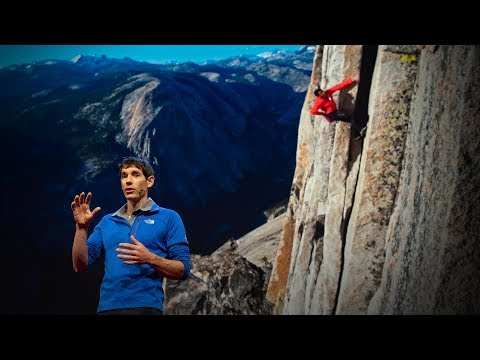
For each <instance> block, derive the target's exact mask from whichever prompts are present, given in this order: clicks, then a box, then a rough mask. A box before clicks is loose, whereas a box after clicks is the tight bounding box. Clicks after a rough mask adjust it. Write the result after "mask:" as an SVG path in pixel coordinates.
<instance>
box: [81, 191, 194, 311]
mask: <svg viewBox="0 0 480 360" xmlns="http://www.w3.org/2000/svg"><path fill="white" fill-rule="evenodd" d="M150 205H151V206H150ZM123 215H124V212H123V213H122V211H121V209H120V210H119V211H117V212H115V213H113V214H108V215H105V216H104V217H103V218H102V220H100V222H99V223H98V225H97V226H95V229H94V230H93V233H92V234H91V235H90V236H89V238H88V240H87V247H88V266H89V267H90V266H91V265H92V264H94V263H95V262H96V261H98V260H99V259H100V258H101V257H102V256H104V257H105V263H104V267H105V274H104V276H103V281H102V285H101V287H100V301H99V304H98V309H97V311H98V312H100V311H104V310H114V309H126V308H134V307H153V308H156V309H159V310H162V311H163V301H164V289H163V276H160V275H159V274H158V273H157V272H156V271H155V270H154V269H153V268H152V267H150V266H149V265H147V264H142V265H127V264H124V263H123V262H122V259H120V258H118V257H117V255H118V252H117V251H116V249H117V248H118V247H119V244H120V243H122V242H124V243H127V242H131V239H130V235H134V236H135V238H136V239H137V240H138V241H140V242H141V243H142V244H143V245H144V246H145V247H146V248H147V249H148V250H149V251H151V252H152V253H154V254H156V255H158V256H161V257H164V258H166V259H170V260H179V261H181V262H182V263H183V266H184V273H183V278H182V279H183V280H185V279H186V278H187V277H188V275H189V274H190V248H189V245H188V241H187V237H186V233H185V227H184V225H183V222H182V219H181V218H180V215H178V213H176V212H175V211H173V210H170V209H166V208H162V207H160V206H158V205H157V204H155V203H154V202H153V200H151V199H149V201H148V203H147V204H145V205H144V206H143V207H142V208H141V209H140V211H139V212H136V216H135V218H134V220H133V222H132V223H130V222H129V221H128V220H127V219H125V218H124V217H123Z"/></svg>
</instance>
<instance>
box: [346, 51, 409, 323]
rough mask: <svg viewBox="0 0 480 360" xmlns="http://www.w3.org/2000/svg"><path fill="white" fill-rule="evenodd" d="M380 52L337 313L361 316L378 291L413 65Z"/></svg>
mask: <svg viewBox="0 0 480 360" xmlns="http://www.w3.org/2000/svg"><path fill="white" fill-rule="evenodd" d="M386 49H388V47H382V46H381V47H380V49H379V52H378V56H377V61H376V65H375V72H374V76H373V81H372V87H371V90H370V102H369V115H370V122H369V126H368V132H367V137H366V140H365V142H364V148H363V154H362V162H361V167H360V174H361V176H360V178H359V181H358V184H357V189H356V193H355V200H354V206H353V210H352V214H351V218H350V221H349V224H348V232H347V241H346V245H345V263H344V269H343V277H342V284H341V289H340V293H339V299H338V306H337V313H338V314H352V313H360V314H361V313H364V312H366V309H367V307H368V304H369V302H370V299H371V298H372V296H373V294H374V293H375V291H376V290H377V288H378V286H379V284H380V281H381V273H382V268H383V261H384V240H383V239H384V238H385V234H386V231H387V227H388V224H389V219H390V215H391V213H392V210H393V204H394V201H395V198H396V194H397V189H398V185H399V180H400V172H401V169H402V159H403V154H404V146H405V138H406V135H407V129H408V119H409V115H410V103H411V99H412V95H413V91H414V85H415V80H416V74H417V68H418V64H417V62H409V61H403V60H402V56H403V55H402V54H398V53H392V52H390V51H386Z"/></svg>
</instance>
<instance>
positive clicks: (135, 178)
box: [120, 165, 155, 202]
mask: <svg viewBox="0 0 480 360" xmlns="http://www.w3.org/2000/svg"><path fill="white" fill-rule="evenodd" d="M154 180H155V179H154V177H153V175H152V176H150V177H149V178H148V179H147V178H145V175H143V172H142V170H141V169H139V168H137V167H136V166H133V165H132V166H130V167H128V168H123V169H122V174H121V176H120V181H121V184H122V190H123V194H124V195H125V198H126V199H127V200H133V201H134V202H135V201H138V200H140V199H142V198H143V197H146V196H148V189H149V188H151V187H152V185H153V182H154Z"/></svg>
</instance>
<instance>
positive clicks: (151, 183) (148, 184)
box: [147, 175, 155, 189]
mask: <svg viewBox="0 0 480 360" xmlns="http://www.w3.org/2000/svg"><path fill="white" fill-rule="evenodd" d="M154 182H155V176H153V175H150V176H149V177H148V179H147V188H149V189H150V188H151V187H152V186H153V183H154Z"/></svg>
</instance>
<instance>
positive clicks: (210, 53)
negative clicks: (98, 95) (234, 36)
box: [0, 45, 301, 67]
mask: <svg viewBox="0 0 480 360" xmlns="http://www.w3.org/2000/svg"><path fill="white" fill-rule="evenodd" d="M300 46H301V45H0V67H3V66H7V65H11V64H26V63H31V62H34V61H39V60H47V59H49V60H54V59H55V60H70V59H71V58H73V57H74V56H75V55H78V54H82V55H97V56H101V55H106V56H107V57H109V58H124V57H130V58H132V59H134V60H139V61H147V62H152V63H162V62H165V61H169V60H173V61H180V62H185V61H193V62H196V63H201V62H202V61H205V60H217V59H224V58H227V57H230V56H234V55H248V54H259V53H262V52H265V51H271V50H275V49H286V50H289V51H295V50H298V49H300Z"/></svg>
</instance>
